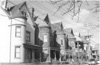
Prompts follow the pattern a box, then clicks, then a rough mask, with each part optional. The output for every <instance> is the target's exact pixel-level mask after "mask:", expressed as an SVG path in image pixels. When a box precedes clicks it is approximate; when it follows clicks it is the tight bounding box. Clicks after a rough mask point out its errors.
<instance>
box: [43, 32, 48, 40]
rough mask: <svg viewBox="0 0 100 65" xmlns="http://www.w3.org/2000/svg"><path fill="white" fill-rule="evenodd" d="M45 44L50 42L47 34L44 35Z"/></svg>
mask: <svg viewBox="0 0 100 65" xmlns="http://www.w3.org/2000/svg"><path fill="white" fill-rule="evenodd" d="M44 42H48V38H47V34H44Z"/></svg>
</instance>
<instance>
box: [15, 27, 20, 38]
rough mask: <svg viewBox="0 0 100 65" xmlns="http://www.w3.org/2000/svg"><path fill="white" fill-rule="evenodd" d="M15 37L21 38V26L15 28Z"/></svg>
mask: <svg viewBox="0 0 100 65" xmlns="http://www.w3.org/2000/svg"><path fill="white" fill-rule="evenodd" d="M15 36H16V37H20V36H21V26H16V31H15Z"/></svg>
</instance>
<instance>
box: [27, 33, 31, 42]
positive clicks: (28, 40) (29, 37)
mask: <svg viewBox="0 0 100 65" xmlns="http://www.w3.org/2000/svg"><path fill="white" fill-rule="evenodd" d="M27 33H28V34H29V36H27ZM27 38H28V39H27ZM26 41H27V42H30V41H31V32H30V31H26Z"/></svg>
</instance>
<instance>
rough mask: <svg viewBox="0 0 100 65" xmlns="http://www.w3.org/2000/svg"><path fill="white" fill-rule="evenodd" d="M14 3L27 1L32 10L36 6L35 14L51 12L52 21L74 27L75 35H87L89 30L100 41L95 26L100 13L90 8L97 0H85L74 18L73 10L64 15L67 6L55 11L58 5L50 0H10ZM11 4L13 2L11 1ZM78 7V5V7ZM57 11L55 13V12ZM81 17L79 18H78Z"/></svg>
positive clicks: (94, 38)
mask: <svg viewBox="0 0 100 65" xmlns="http://www.w3.org/2000/svg"><path fill="white" fill-rule="evenodd" d="M9 1H11V2H12V3H14V4H19V3H21V2H24V1H26V2H27V5H28V7H29V9H30V11H31V8H32V7H33V8H35V15H36V16H42V15H46V14H47V13H48V14H49V18H50V21H51V22H52V23H56V22H62V23H63V25H64V28H72V29H73V31H74V34H75V35H78V34H79V33H80V34H81V35H87V34H88V31H89V34H91V35H92V38H91V40H93V41H94V42H95V43H94V44H96V43H99V28H98V27H97V28H95V26H96V25H98V24H99V21H98V19H99V18H97V17H98V16H99V14H95V13H93V11H91V10H90V9H91V8H93V7H95V1H96V0H87V2H88V3H87V2H86V0H84V1H83V4H82V7H81V9H80V13H79V14H77V15H76V16H74V17H73V18H72V16H71V15H72V12H69V13H67V14H65V15H62V13H63V12H65V11H66V7H63V8H61V9H60V10H59V11H57V12H56V13H55V11H56V10H57V8H58V7H57V5H52V4H51V3H50V2H49V0H48V1H47V0H46V1H45V0H41V1H40V0H9ZM9 4H11V3H9ZM12 5H13V4H12ZM76 9H77V7H76ZM54 13H55V14H54ZM78 17H79V19H78Z"/></svg>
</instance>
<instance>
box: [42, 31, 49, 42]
mask: <svg viewBox="0 0 100 65" xmlns="http://www.w3.org/2000/svg"><path fill="white" fill-rule="evenodd" d="M45 35H46V41H45V38H44V36H45ZM43 42H44V43H47V42H48V34H47V33H43Z"/></svg>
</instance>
